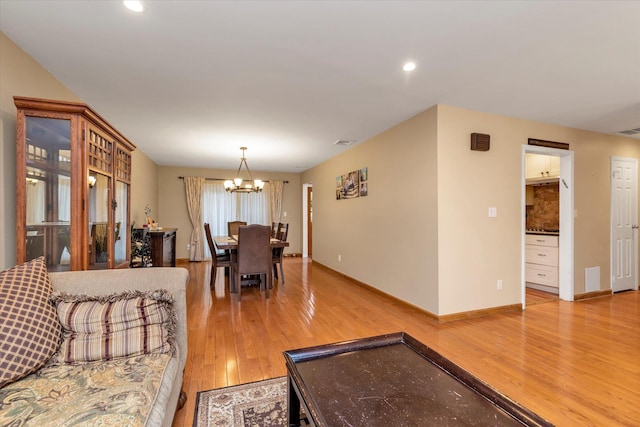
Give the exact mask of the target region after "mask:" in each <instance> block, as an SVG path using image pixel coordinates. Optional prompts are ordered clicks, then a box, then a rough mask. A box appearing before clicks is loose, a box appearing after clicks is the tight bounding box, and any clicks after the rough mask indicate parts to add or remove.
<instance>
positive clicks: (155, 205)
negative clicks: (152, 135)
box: [130, 150, 160, 227]
mask: <svg viewBox="0 0 640 427" xmlns="http://www.w3.org/2000/svg"><path fill="white" fill-rule="evenodd" d="M131 157H132V158H131V162H132V173H131V210H130V214H131V221H132V222H133V221H135V225H136V227H141V226H142V225H143V224H144V223H145V222H146V216H145V214H144V208H145V207H146V206H147V205H149V207H150V208H151V216H152V218H154V219H157V218H158V212H159V210H160V203H159V201H158V165H156V164H155V162H154V161H153V160H151V159H150V158H149V157H147V155H146V154H144V153H143V152H142V151H140V150H135V151H134V152H133V154H132V156H131Z"/></svg>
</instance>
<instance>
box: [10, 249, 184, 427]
mask: <svg viewBox="0 0 640 427" xmlns="http://www.w3.org/2000/svg"><path fill="white" fill-rule="evenodd" d="M38 262H39V264H38ZM34 263H35V264H34ZM24 265H27V266H28V267H29V268H30V269H31V270H33V269H34V268H35V267H38V268H40V270H37V272H36V273H33V271H30V272H29V274H26V275H25V274H24V271H22V270H24V268H23V267H22V266H19V267H20V268H22V270H20V268H19V267H14V269H10V270H7V271H6V272H9V273H10V274H8V275H7V274H5V273H6V272H2V273H0V290H1V291H2V293H0V297H1V298H0V351H1V352H0V387H1V388H0V425H3V426H4V425H10V426H13V425H15V426H17V425H20V426H22V425H39V426H41V425H56V426H92V425H95V426H97V425H117V426H153V427H156V426H167V427H169V426H171V424H172V422H173V418H174V414H175V412H176V410H177V409H179V407H181V406H182V404H184V399H185V394H184V392H182V380H183V371H184V366H185V362H186V357H187V316H186V284H187V279H188V273H187V270H185V269H183V268H141V269H123V270H96V271H74V272H51V273H49V272H46V270H45V272H44V273H43V272H42V267H43V265H44V259H39V260H35V261H31V262H30V263H26V264H24ZM24 265H23V266H24ZM34 266H35V267H34ZM45 269H46V267H45ZM13 270H16V271H13ZM16 276H19V278H18V279H16ZM23 276H24V277H23ZM36 276H37V277H40V279H42V280H41V282H47V277H48V280H49V281H50V285H49V284H46V283H45V285H44V287H43V288H42V290H41V293H42V294H43V297H48V299H49V307H44V308H42V307H41V308H39V309H37V310H35V311H33V312H31V313H29V314H24V315H23V314H22V313H23V312H24V313H27V310H28V308H24V307H21V308H19V309H16V304H17V302H20V303H21V304H22V301H23V299H25V298H27V299H31V297H32V295H31V294H37V291H34V292H32V293H30V294H27V293H25V292H23V291H24V290H25V289H29V287H30V283H31V282H32V281H34V279H33V278H34V277H36ZM7 277H8V279H7ZM25 277H26V278H25ZM12 285H13V289H12V288H11V286H12ZM47 293H50V295H47ZM14 301H15V302H16V303H14ZM3 304H4V305H5V306H6V305H9V308H7V307H4V308H3V307H2V305H3ZM50 308H51V310H52V311H53V313H54V316H55V317H56V318H57V320H55V321H52V320H46V321H44V322H43V321H42V319H41V317H43V316H41V313H43V312H45V311H47V310H49V309H50ZM7 310H14V313H13V314H11V315H9V314H8V313H9V311H7ZM15 313H18V314H17V315H16V314H15ZM16 316H17V317H16ZM96 316H98V317H99V319H98V320H99V322H98V323H100V324H99V325H98V326H96V325H95V323H96V322H95V318H96ZM118 316H122V319H124V321H123V322H116V321H115V320H114V319H115V318H117V317H118ZM127 316H128V317H127ZM14 317H15V318H23V320H25V322H24V323H26V326H25V327H26V328H27V330H26V332H16V330H17V329H16V328H17V326H16V323H19V322H14V321H13V320H7V319H10V318H11V319H13V318H14ZM100 319H108V321H107V320H100ZM18 320H19V319H18ZM46 322H49V323H52V324H51V325H48V326H47V325H46ZM56 322H59V324H56ZM42 325H44V326H42ZM120 325H124V326H120ZM23 326H24V325H23ZM96 327H97V329H96ZM12 328H13V329H12ZM29 328H31V330H29ZM56 328H58V331H56ZM96 331H98V332H99V334H100V336H96ZM105 331H106V332H105ZM16 337H18V338H16ZM25 337H26V338H25ZM46 340H48V342H49V344H47V343H46V342H45V341H46ZM25 341H26V342H25ZM30 341H31V342H33V343H36V342H37V345H36V344H33V345H31V346H29V344H30ZM40 341H42V342H40ZM25 344H26V350H25V347H24V345H25ZM47 345H48V346H49V347H50V348H51V350H48V351H49V353H45V356H44V357H42V356H38V357H39V359H46V360H44V361H42V360H38V361H34V360H35V359H37V358H38V357H36V356H34V353H35V351H33V350H34V349H35V350H38V351H40V350H42V349H43V348H46V347H47ZM11 346H14V347H11ZM20 346H23V348H21V347H20ZM14 355H15V356H14ZM26 365H28V366H26ZM16 371H23V372H22V373H21V374H17V373H16ZM12 375H13V376H14V377H13V378H12V377H11V376H12Z"/></svg>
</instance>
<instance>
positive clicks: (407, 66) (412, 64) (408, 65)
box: [402, 62, 416, 71]
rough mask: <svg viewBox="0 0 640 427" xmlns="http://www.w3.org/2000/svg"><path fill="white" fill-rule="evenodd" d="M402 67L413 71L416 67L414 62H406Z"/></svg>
mask: <svg viewBox="0 0 640 427" xmlns="http://www.w3.org/2000/svg"><path fill="white" fill-rule="evenodd" d="M402 69H403V70H405V71H413V70H415V69H416V64H415V62H407V63H406V64H404V66H403V67H402Z"/></svg>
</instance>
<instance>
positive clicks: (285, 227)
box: [271, 223, 289, 283]
mask: <svg viewBox="0 0 640 427" xmlns="http://www.w3.org/2000/svg"><path fill="white" fill-rule="evenodd" d="M288 235H289V224H288V223H286V224H283V223H280V224H278V233H277V234H276V239H278V240H282V241H283V242H286V241H287V236H288ZM283 255H284V248H273V251H272V258H271V263H272V264H273V276H274V277H275V278H276V279H278V268H277V264H280V277H281V278H282V283H284V270H283V268H282V257H283Z"/></svg>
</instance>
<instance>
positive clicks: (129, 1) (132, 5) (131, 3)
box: [123, 0, 144, 12]
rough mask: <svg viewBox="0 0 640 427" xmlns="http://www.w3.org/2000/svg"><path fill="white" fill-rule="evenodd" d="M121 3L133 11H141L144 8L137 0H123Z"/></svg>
mask: <svg viewBox="0 0 640 427" xmlns="http://www.w3.org/2000/svg"><path fill="white" fill-rule="evenodd" d="M123 3H124V5H125V7H126V8H127V9H129V10H132V11H134V12H142V11H143V10H144V7H142V3H140V2H139V1H138V0H125V1H124V2H123Z"/></svg>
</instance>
